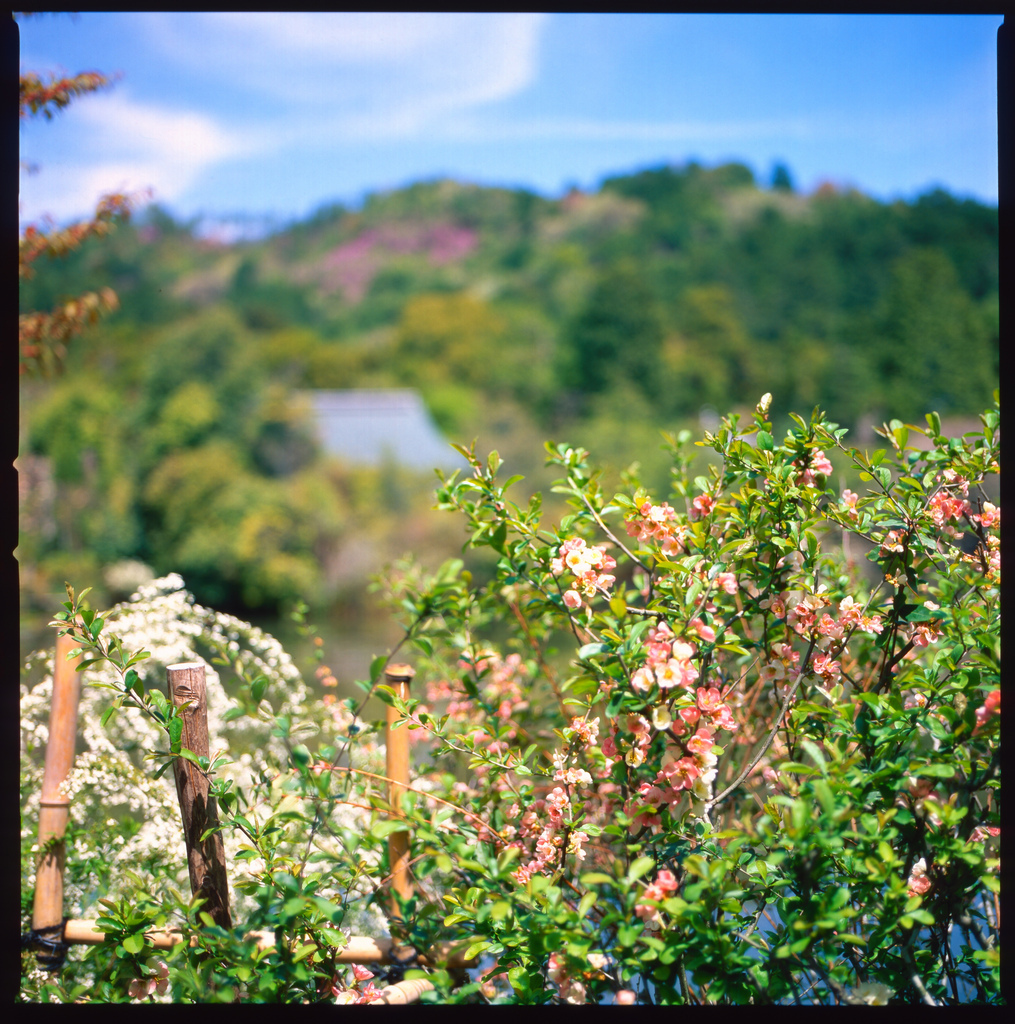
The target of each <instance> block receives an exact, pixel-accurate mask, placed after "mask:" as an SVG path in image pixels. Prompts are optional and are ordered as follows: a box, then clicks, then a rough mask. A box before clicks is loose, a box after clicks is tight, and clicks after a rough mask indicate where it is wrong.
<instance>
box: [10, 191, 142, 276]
mask: <svg viewBox="0 0 1015 1024" xmlns="http://www.w3.org/2000/svg"><path fill="white" fill-rule="evenodd" d="M146 196H147V193H135V194H133V195H127V194H124V193H120V192H118V193H112V194H110V195H107V196H103V197H102V199H100V200H99V205H98V206H97V207H96V210H95V217H94V218H93V219H92V220H88V221H81V222H80V223H78V224H72V225H71V226H70V227H67V228H62V229H60V230H57V231H50V232H44V231H40V230H39V229H38V228H36V227H35V226H29V227H27V228H25V233H24V234H23V235H22V236H21V238H19V239H18V276H19V277H22V278H30V277H31V276H32V274H33V270H32V267H31V264H32V263H33V262H34V261H35V260H37V259H38V258H39V257H40V256H41V255H43V253H45V254H47V255H48V256H50V257H58V256H66V255H67V253H69V252H71V251H72V250H73V249H76V248H77V247H78V246H79V245H81V243H82V242H84V241H85V239H87V238H91V237H98V236H101V235H106V234H109V232H110V231H112V230H113V228H114V227H115V226H116V224H117V223H118V222H119V221H121V220H126V219H127V218H128V217H129V216H130V212H131V210H132V208H133V207H134V206H136V205H137V202H138V201H139V200H140V199H142V198H145V197H146Z"/></svg>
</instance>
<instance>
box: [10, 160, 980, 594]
mask: <svg viewBox="0 0 1015 1024" xmlns="http://www.w3.org/2000/svg"><path fill="white" fill-rule="evenodd" d="M775 180H776V181H777V183H778V184H777V185H776V186H774V187H767V186H761V185H759V184H758V183H757V182H756V181H755V179H754V176H753V174H752V172H751V171H750V170H749V169H748V168H747V167H745V166H743V165H740V164H726V165H723V166H719V167H715V168H705V167H702V166H699V165H697V164H694V163H691V164H688V165H685V166H681V167H659V168H655V169H649V170H643V171H639V172H637V173H633V174H626V175H619V176H616V177H611V178H608V179H606V180H604V181H603V182H602V184H601V186H600V188H599V189H598V190H597V191H595V192H589V193H585V192H580V191H577V190H573V191H571V192H570V193H569V194H568V195H566V196H564V197H563V198H561V199H557V200H550V199H546V198H543V197H540V196H538V195H535V194H533V193H531V192H527V191H512V190H508V189H502V188H487V187H480V186H476V185H469V184H461V183H457V182H453V181H447V180H444V181H435V182H426V183H421V184H417V185H413V186H411V187H408V188H404V189H399V190H396V191H393V192H387V193H383V194H377V195H373V196H370V197H369V198H367V199H366V200H365V201H364V203H363V204H362V206H361V207H360V208H358V209H346V208H344V207H342V206H338V205H336V206H331V207H327V208H324V209H321V210H320V211H318V212H317V213H316V214H315V215H313V216H312V217H310V218H309V219H307V220H305V221H302V222H300V223H296V224H293V225H290V226H288V227H286V228H285V229H283V230H280V231H277V232H275V233H273V234H271V235H269V236H268V237H265V238H263V239H261V240H258V241H247V242H237V243H235V244H227V243H225V242H223V241H221V240H218V241H216V240H215V238H214V237H208V236H207V235H204V236H202V235H201V234H199V233H197V232H196V230H195V229H196V224H192V225H187V224H181V223H178V222H174V221H173V220H172V219H171V218H170V217H169V216H167V215H166V214H165V212H164V211H162V210H160V209H159V208H158V207H152V208H150V209H148V210H147V211H144V212H143V213H142V214H141V215H139V216H138V217H136V218H135V220H134V221H133V222H131V223H130V224H128V225H124V226H121V227H120V228H119V229H118V230H117V231H116V232H114V233H113V234H112V235H111V236H108V237H107V238H104V239H101V240H98V241H95V242H90V243H88V244H86V245H85V246H84V247H83V248H82V249H81V250H79V251H78V252H77V253H75V254H74V255H72V256H71V257H69V258H67V259H64V260H61V261H55V262H53V263H51V264H47V265H44V266H40V267H39V272H38V273H37V275H36V277H35V278H34V279H33V280H31V281H29V282H27V283H26V284H24V285H23V287H22V289H21V303H22V308H23V309H48V308H51V307H52V306H53V305H54V304H55V302H56V301H57V300H58V299H59V298H60V297H61V296H64V295H71V294H80V293H81V292H82V291H83V290H85V289H87V288H90V287H100V286H102V285H106V284H111V285H112V286H113V287H114V288H115V289H116V290H117V291H118V293H119V297H120V301H121V309H120V311H119V312H118V313H116V314H115V315H113V316H111V317H110V318H108V319H107V320H105V321H103V323H102V324H101V325H100V326H99V327H97V328H95V329H93V330H91V331H90V332H89V333H88V334H87V335H85V336H83V337H81V338H79V339H77V340H75V341H74V342H73V344H72V346H71V351H70V353H69V356H68V360H67V366H66V370H65V372H64V374H63V375H62V377H60V378H59V379H57V380H56V381H49V382H42V383H38V384H30V385H27V386H26V387H25V389H24V392H23V400H22V405H23V415H24V423H25V427H24V436H25V443H24V445H23V451H24V452H25V453H26V454H27V455H30V456H32V457H33V458H34V459H35V462H34V463H33V466H34V467H35V471H36V472H38V473H40V474H42V475H43V476H45V474H47V473H49V474H50V479H51V484H52V486H53V487H56V488H57V489H58V490H59V488H64V491H60V492H59V493H61V494H65V495H67V494H71V493H72V492H73V494H75V495H77V497H76V498H75V499H74V500H75V501H76V502H77V505H76V506H75V508H78V509H79V510H80V514H77V515H76V517H75V520H74V523H73V525H67V524H64V525H61V523H60V522H59V521H58V519H59V517H58V515H57V513H53V515H52V516H51V517H50V518H51V519H52V523H51V524H50V526H47V527H45V529H43V528H42V527H39V528H34V527H33V528H31V530H29V533H31V536H30V537H27V538H26V539H25V540H23V548H22V551H21V554H22V555H24V554H25V553H26V552H27V553H28V554H29V555H30V556H31V557H32V558H34V559H36V560H37V561H38V564H39V565H42V564H44V563H45V560H46V558H50V557H52V558H57V555H58V553H60V552H62V553H63V554H62V555H60V557H63V556H64V555H65V554H66V552H67V551H70V550H78V551H79V552H81V551H88V552H89V557H94V558H97V559H98V560H99V563H100V564H108V563H110V562H114V561H116V560H117V559H124V558H140V559H143V560H145V561H147V562H148V563H149V564H152V565H155V566H156V567H158V568H161V567H162V566H163V564H164V565H165V566H168V567H176V568H179V569H180V571H184V568H185V567H186V566H187V565H191V566H192V567H194V566H201V565H206V566H207V565H210V564H211V560H212V555H213V554H215V555H216V557H219V560H220V561H221V562H222V563H223V565H224V568H214V569H208V570H207V571H208V573H210V575H208V579H209V580H212V582H211V583H208V586H209V587H211V591H209V594H210V595H211V596H215V594H218V595H219V596H220V597H221V596H222V595H223V594H224V595H226V596H227V597H236V598H237V599H238V600H240V601H241V602H245V603H248V604H253V605H256V604H258V603H259V602H263V601H272V600H274V599H275V598H276V597H278V596H279V594H280V586H281V585H280V584H279V583H278V581H279V580H282V579H293V580H295V581H296V582H295V583H293V584H292V586H287V587H281V590H286V591H287V592H288V591H293V592H298V591H299V589H300V587H301V586H303V587H304V591H305V592H310V591H313V590H314V587H315V586H317V584H316V583H314V581H313V580H312V579H311V576H312V572H311V570H310V569H309V568H307V566H308V565H310V564H311V563H310V561H307V560H306V559H305V558H304V556H305V555H306V553H307V552H308V551H311V550H312V549H313V547H314V544H315V543H317V541H315V540H314V539H313V538H315V537H318V536H319V535H328V531H329V530H332V531H333V532H334V531H335V530H338V526H337V525H336V523H338V522H348V516H347V515H346V514H345V513H343V512H341V510H336V509H332V510H331V511H330V512H329V511H327V508H330V507H331V506H329V505H328V501H331V499H330V498H329V499H328V501H325V500H324V499H323V498H322V497H321V496H320V495H315V493H313V492H314V488H319V487H323V486H325V485H324V484H323V483H321V481H322V480H323V477H322V476H321V475H320V474H317V475H316V476H315V475H313V474H309V473H308V472H307V469H308V467H310V466H312V464H313V460H314V459H315V458H316V457H317V456H315V455H314V453H313V451H312V446H310V445H309V444H308V443H307V441H306V437H305V430H303V428H302V427H301V425H300V421H299V418H298V415H297V413H296V412H295V411H294V409H295V407H294V406H293V405H292V403H291V402H289V400H288V396H289V394H290V392H291V391H292V390H294V389H303V388H359V387H387V386H412V387H416V388H419V389H420V390H421V391H422V393H423V395H424V397H425V399H426V401H427V404H428V406H429V408H430V410H431V412H432V413H433V415H434V416H435V417H436V419H437V421H438V423H439V424H440V425H441V427H442V428H443V429H444V430H445V432H446V433H447V434H448V436H449V437H451V438H452V439H454V440H464V441H466V442H467V441H469V440H471V439H472V438H473V437H475V436H479V438H480V443H481V446H482V444H483V441H484V438H486V437H487V436H491V437H493V440H494V443H497V444H499V445H501V446H502V449H503V447H507V448H510V447H511V444H512V443H517V444H518V445H519V446H520V445H521V444H522V443H524V444H525V445H529V444H531V443H532V442H535V443H536V447H537V448H538V441H539V439H540V438H542V437H547V436H552V437H555V438H557V439H561V440H564V439H566V440H569V441H572V442H573V443H582V444H586V445H587V446H591V445H590V443H589V440H586V438H588V439H591V440H593V441H596V440H598V441H601V442H602V444H601V445H600V447H599V450H600V452H601V453H604V454H606V455H607V456H609V457H613V458H615V459H616V460H618V462H620V461H622V460H629V459H633V458H638V457H641V456H640V453H639V452H637V451H632V450H630V446H631V445H634V444H635V443H637V444H641V443H642V441H643V439H645V438H656V439H658V431H659V429H667V430H672V429H674V428H676V427H680V426H683V425H685V424H686V425H692V424H693V425H695V426H696V425H697V423H698V420H699V416H700V415H701V413H702V410H703V409H705V410H706V411H707V410H708V408H709V407H711V409H714V410H717V411H719V412H726V411H728V410H729V409H731V408H737V407H742V408H744V407H746V408H751V407H753V406H754V404H755V403H756V402H757V401H758V399H759V397H760V396H761V395H762V394H763V393H764V392H771V393H772V395H773V396H774V403H773V412H774V413H775V415H776V418H777V419H778V417H780V416H783V417H784V416H785V415H786V414H787V413H788V412H789V411H791V410H793V411H799V412H801V413H803V414H807V413H809V411H810V410H811V409H812V408H813V407H814V406H815V405H820V406H821V407H822V408H824V409H825V410H827V411H828V413H829V414H830V415H831V417H832V418H833V419H835V420H837V421H838V422H840V423H842V424H844V425H847V426H852V427H855V426H857V425H858V424H859V423H860V422H861V420H863V419H864V418H868V417H869V418H873V419H874V420H875V421H877V422H880V421H881V420H882V419H886V418H889V417H897V418H899V419H902V420H905V421H909V422H918V423H922V422H923V414H924V413H925V412H928V411H930V410H936V411H937V412H939V413H940V414H941V415H942V416H943V417H948V416H963V415H973V416H975V414H976V413H977V412H979V411H980V410H981V409H982V408H983V407H984V406H985V405H986V404H987V403H989V401H990V399H991V394H992V392H993V389H994V388H995V387H996V386H997V379H998V215H997V209H996V208H995V207H989V206H984V205H981V204H979V203H977V202H974V201H970V200H960V199H957V198H955V197H953V196H951V195H949V194H947V193H945V192H943V191H934V192H931V193H928V194H926V195H922V196H920V197H918V198H917V199H915V200H914V201H911V202H903V201H898V202H894V203H890V204H886V203H882V202H878V201H875V200H874V199H871V198H869V197H867V196H864V195H862V194H860V193H858V192H856V191H841V190H837V189H835V188H834V187H832V186H830V185H827V186H824V187H822V188H820V189H818V190H817V191H816V192H815V193H813V194H810V195H803V194H800V193H798V192H796V191H794V189H793V187H792V183H791V182H790V180H789V176H788V174H786V173H785V172H783V173H781V174H780V175H778V176H777V177H776V179H775ZM629 442H630V444H629ZM490 446H492V445H490ZM237 474H244V475H243V478H242V480H240V479H239V478H238V477H237ZM301 474H302V475H301ZM199 478H200V479H204V480H205V481H206V483H204V484H200V483H199V482H198V481H199ZM209 480H210V481H211V482H207V481H209ZM223 480H227V481H231V482H232V486H230V487H228V488H226V487H225V484H223V483H222V481H223ZM283 482H284V483H285V486H284V487H283V486H282V483H283ZM216 485H217V486H218V487H219V490H218V491H215V486H216ZM75 488H76V490H75ZM202 488H203V490H202ZM273 488H275V489H276V490H273ZM300 488H303V490H302V491H301V490H300ZM339 490H340V491H341V488H339ZM213 492H214V493H213ZM276 492H277V493H276ZM216 494H218V495H219V496H220V498H219V499H217V498H216V497H215V495H216ZM350 494H352V492H351V491H349V490H348V488H346V493H345V497H344V498H343V500H344V501H346V505H348V504H349V503H350V502H351V503H352V504H355V500H358V499H355V496H352V497H350ZM225 495H228V497H226V496H225ZM237 495H241V497H237ZM243 495H245V497H243ZM294 495H295V497H294ZM36 499H38V494H35V496H34V497H33V499H32V500H36ZM38 500H41V499H38ZM216 500H221V501H222V502H226V503H228V502H229V501H232V502H233V503H235V504H237V508H236V509H235V510H233V512H232V513H230V514H231V515H232V516H233V518H232V519H229V516H228V515H227V514H226V513H227V511H228V510H225V511H221V515H220V516H219V518H220V520H222V521H223V522H226V521H228V523H229V525H228V526H224V527H222V530H223V531H224V532H222V533H221V534H214V533H212V534H209V535H208V536H205V537H202V536H197V535H195V529H194V528H195V522H196V520H195V519H194V517H196V516H198V512H197V511H196V510H197V509H199V508H204V509H207V508H209V507H212V506H214V503H215V501H216ZM336 500H337V499H336ZM301 501H302V502H303V505H299V502H301ZM187 502H190V504H189V505H187ZM293 502H296V504H297V505H299V508H301V509H303V510H304V512H305V519H306V522H305V524H304V526H305V529H304V534H303V536H304V540H300V541H293V542H292V544H289V546H288V547H287V546H286V544H285V543H281V542H279V543H275V542H272V543H275V547H274V548H272V550H273V551H276V553H277V555H278V560H277V564H276V565H275V567H274V568H273V569H267V568H263V569H262V570H258V571H259V572H261V576H262V577H263V579H262V578H261V577H257V573H253V570H250V572H248V571H247V570H246V569H244V568H243V566H244V565H246V563H245V562H244V556H243V554H242V551H238V549H237V545H239V544H240V541H241V540H243V538H244V537H245V538H246V540H243V543H246V544H247V545H248V546H249V547H250V549H251V551H253V550H255V549H257V547H258V545H259V544H262V545H263V544H265V543H267V542H266V541H265V539H264V538H265V537H269V538H270V537H273V536H274V534H272V530H275V532H276V533H278V532H279V531H280V530H281V529H282V528H281V527H277V526H273V525H272V523H273V522H275V519H278V516H277V515H276V516H275V519H273V518H272V516H273V514H274V513H272V512H271V511H270V510H271V508H282V507H284V508H285V509H286V512H285V515H286V516H289V518H290V520H291V519H292V516H293V515H296V513H295V512H294V511H293V507H294V506H293ZM202 503H203V504H202ZM272 503H274V504H272ZM286 503H288V504H286ZM240 506H242V507H240ZM343 507H344V506H343ZM251 508H258V509H261V510H262V512H261V513H260V514H261V520H262V521H259V522H258V523H253V524H252V523H250V516H251V515H252V513H251V512H250V509H251ZM300 514H303V513H300ZM343 515H346V518H345V519H343ZM329 516H332V518H334V519H335V522H334V523H332V522H331V521H330V520H329V519H328V517H329ZM222 517H225V518H224V519H223V518H222ZM322 517H323V520H322ZM205 518H207V516H205ZM245 522H246V523H247V527H245V528H246V529H247V530H248V534H249V536H248V535H247V534H242V529H241V526H242V524H243V523H245ZM202 528H203V527H202ZM208 529H211V527H208ZM47 530H48V533H47V532H46V531H47ZM33 531H34V532H33ZM238 531H239V532H238ZM315 531H316V532H315ZM197 532H198V533H200V530H198V531H197ZM241 534H242V536H240V535H241ZM238 537H239V539H237V538H238ZM306 538H310V539H309V540H308V539H306ZM226 540H228V541H229V544H226V543H225V542H226ZM287 543H288V542H287ZM26 544H27V547H26V546H24V545H26ZM202 545H203V546H202ZM223 545H225V547H226V548H228V549H229V550H230V551H232V552H233V554H231V555H230V556H229V557H230V558H232V559H233V563H231V567H230V565H227V564H226V562H228V558H225V556H224V555H222V550H223ZM230 545H231V546H230ZM268 546H269V547H271V545H270V544H269V545H268ZM251 557H252V556H251ZM315 557H316V558H317V562H318V563H320V562H321V558H320V557H318V556H315ZM188 559H189V561H188ZM223 559H225V561H223ZM301 559H304V560H303V561H301ZM57 561H59V558H57ZM54 564H55V563H54ZM181 566H183V568H181ZM55 571H56V570H55V569H54V572H55ZM203 571H204V570H201V571H198V570H197V569H194V571H193V572H192V573H191V576H192V578H193V576H194V573H195V572H196V574H197V576H198V577H201V572H203ZM223 573H224V574H225V576H223ZM230 573H231V574H232V575H231V576H230ZM245 573H246V574H247V575H246V576H245V575H244V574H245ZM251 573H253V575H251ZM216 574H217V575H216ZM255 577H257V578H255ZM213 578H219V582H220V583H221V586H219V587H218V590H215V586H218V584H215V585H214V586H213V585H212V584H213V582H214V579H213ZM222 579H229V580H232V582H231V583H222V582H221V581H222ZM258 580H260V582H258ZM201 585H202V579H201V578H198V579H197V581H196V586H197V587H198V589H199V590H200V587H201ZM212 592H214V593H212ZM237 595H239V596H238V597H237Z"/></svg>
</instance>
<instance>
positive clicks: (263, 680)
mask: <svg viewBox="0 0 1015 1024" xmlns="http://www.w3.org/2000/svg"><path fill="white" fill-rule="evenodd" d="M267 689H268V677H267V676H258V677H257V678H256V679H255V680H254V681H253V682H252V683H251V684H250V696H251V698H252V700H253V701H254V703H255V704H260V703H261V700H262V699H263V698H264V691H265V690H267Z"/></svg>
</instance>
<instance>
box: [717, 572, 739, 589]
mask: <svg viewBox="0 0 1015 1024" xmlns="http://www.w3.org/2000/svg"><path fill="white" fill-rule="evenodd" d="M715 583H716V586H717V587H720V588H721V589H722V590H725V591H726V593H727V594H735V593H736V592H737V587H738V586H739V584H738V583H737V578H736V576H734V575H733V573H731V572H721V573H719V574H718V575H717V576H716V578H715Z"/></svg>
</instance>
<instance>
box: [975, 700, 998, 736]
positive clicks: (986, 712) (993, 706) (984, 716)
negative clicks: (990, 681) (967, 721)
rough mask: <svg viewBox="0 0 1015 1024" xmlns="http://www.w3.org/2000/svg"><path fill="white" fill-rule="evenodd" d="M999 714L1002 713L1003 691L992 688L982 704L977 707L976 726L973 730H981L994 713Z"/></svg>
mask: <svg viewBox="0 0 1015 1024" xmlns="http://www.w3.org/2000/svg"><path fill="white" fill-rule="evenodd" d="M999 714H1001V691H1000V690H991V692H990V693H988V694H987V699H986V700H985V701H984V702H983V704H982V706H981V707H978V708H977V709H976V728H975V729H974V730H973V732H979V731H980V729H982V728H983V726H985V725H986V724H987V722H988V721H989V720H990V718H991V717H992V716H993V715H999Z"/></svg>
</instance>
